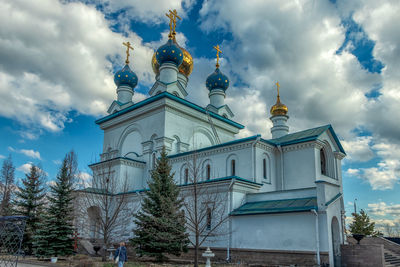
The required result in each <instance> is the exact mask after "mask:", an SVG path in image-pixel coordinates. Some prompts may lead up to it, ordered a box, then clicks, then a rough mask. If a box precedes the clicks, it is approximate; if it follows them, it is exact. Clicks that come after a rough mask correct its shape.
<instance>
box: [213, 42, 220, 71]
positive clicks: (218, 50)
mask: <svg viewBox="0 0 400 267" xmlns="http://www.w3.org/2000/svg"><path fill="white" fill-rule="evenodd" d="M214 49H215V50H217V64H215V66H216V67H217V68H219V53H222V51H221V49H219V45H216V46H214Z"/></svg>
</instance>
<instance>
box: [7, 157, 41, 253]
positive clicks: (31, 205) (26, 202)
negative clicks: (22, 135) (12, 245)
mask: <svg viewBox="0 0 400 267" xmlns="http://www.w3.org/2000/svg"><path fill="white" fill-rule="evenodd" d="M43 177H44V173H43V171H42V170H41V169H40V168H38V167H37V166H35V165H33V164H32V165H31V168H30V172H29V174H26V175H25V179H23V180H22V186H21V187H19V188H18V189H19V190H18V191H17V192H16V193H15V194H16V200H15V203H14V206H15V213H16V214H18V215H23V216H27V217H28V219H27V220H26V227H25V232H24V237H23V243H22V247H23V249H24V251H25V253H27V254H29V255H30V254H32V237H33V236H34V234H35V231H36V227H37V223H38V222H39V216H40V214H41V213H42V211H43V206H44V204H45V190H44V189H45V188H44V187H43Z"/></svg>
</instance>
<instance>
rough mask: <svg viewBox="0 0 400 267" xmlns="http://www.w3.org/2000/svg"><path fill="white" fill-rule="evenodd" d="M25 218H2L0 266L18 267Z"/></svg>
mask: <svg viewBox="0 0 400 267" xmlns="http://www.w3.org/2000/svg"><path fill="white" fill-rule="evenodd" d="M26 219H27V217H25V216H3V217H0V266H1V267H3V266H4V267H16V266H17V264H18V256H20V254H21V251H22V250H21V244H22V239H23V237H24V231H25V223H26Z"/></svg>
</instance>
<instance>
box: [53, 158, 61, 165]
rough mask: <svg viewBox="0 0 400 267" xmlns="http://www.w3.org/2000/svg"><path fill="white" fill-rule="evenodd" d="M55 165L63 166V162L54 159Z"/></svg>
mask: <svg viewBox="0 0 400 267" xmlns="http://www.w3.org/2000/svg"><path fill="white" fill-rule="evenodd" d="M53 163H54V164H55V165H60V164H61V160H59V159H54V160H53Z"/></svg>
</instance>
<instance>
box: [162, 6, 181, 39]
mask: <svg viewBox="0 0 400 267" xmlns="http://www.w3.org/2000/svg"><path fill="white" fill-rule="evenodd" d="M165 15H166V16H167V17H168V18H169V35H168V37H169V38H170V39H171V38H172V37H173V36H175V35H176V32H175V28H176V19H177V18H178V19H180V20H181V17H179V16H178V12H177V11H176V9H174V11H171V9H170V10H169V14H168V13H167V14H165Z"/></svg>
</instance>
